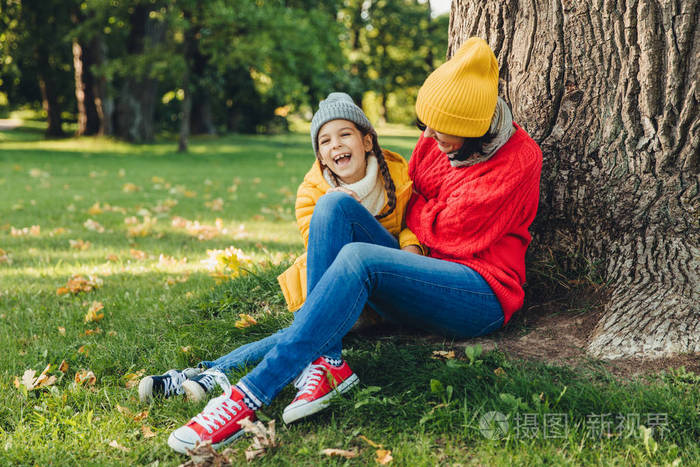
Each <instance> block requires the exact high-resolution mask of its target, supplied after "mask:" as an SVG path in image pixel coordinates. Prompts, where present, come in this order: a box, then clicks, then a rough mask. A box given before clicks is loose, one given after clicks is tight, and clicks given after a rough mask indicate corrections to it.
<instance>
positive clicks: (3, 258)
mask: <svg viewBox="0 0 700 467" xmlns="http://www.w3.org/2000/svg"><path fill="white" fill-rule="evenodd" d="M3 263H7V264H12V258H10V255H9V254H8V253H7V252H6V251H5V250H3V249H2V248H0V264H3Z"/></svg>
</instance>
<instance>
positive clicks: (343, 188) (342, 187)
mask: <svg viewBox="0 0 700 467" xmlns="http://www.w3.org/2000/svg"><path fill="white" fill-rule="evenodd" d="M333 191H339V192H341V193H345V194H347V195H350V196H352V197H353V198H355V201H357V202H358V203H362V201H360V197H359V196H357V193H355V192H354V191H352V190H349V189H347V188H345V187H344V186H336V187H333V188H331V189H330V190H328V191H326V193H331V192H333Z"/></svg>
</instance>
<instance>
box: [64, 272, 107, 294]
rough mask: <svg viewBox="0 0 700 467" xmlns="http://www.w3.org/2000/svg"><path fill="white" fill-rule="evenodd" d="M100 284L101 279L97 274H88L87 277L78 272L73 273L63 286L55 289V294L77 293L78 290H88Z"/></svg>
mask: <svg viewBox="0 0 700 467" xmlns="http://www.w3.org/2000/svg"><path fill="white" fill-rule="evenodd" d="M101 286H102V279H100V278H99V277H97V276H88V277H87V278H85V277H83V276H81V275H80V274H75V275H74V276H73V277H71V278H70V279H68V282H67V283H66V286H65V287H59V288H58V289H56V295H65V294H68V293H72V294H78V293H80V292H90V291H92V290H94V289H97V288H99V287H101Z"/></svg>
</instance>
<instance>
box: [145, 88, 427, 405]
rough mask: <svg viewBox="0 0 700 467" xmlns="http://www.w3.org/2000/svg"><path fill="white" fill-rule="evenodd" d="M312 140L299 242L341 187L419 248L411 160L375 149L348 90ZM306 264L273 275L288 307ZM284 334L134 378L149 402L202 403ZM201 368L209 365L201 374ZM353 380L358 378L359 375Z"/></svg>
mask: <svg viewBox="0 0 700 467" xmlns="http://www.w3.org/2000/svg"><path fill="white" fill-rule="evenodd" d="M311 143H312V146H313V149H314V152H315V154H316V161H315V162H314V164H313V166H312V167H311V169H310V170H309V172H308V173H307V174H306V176H305V177H304V181H303V182H302V184H301V186H300V187H299V190H298V191H297V200H296V217H297V224H298V226H299V231H300V232H301V236H302V238H303V240H304V245H305V246H307V245H308V242H309V226H310V224H311V218H312V214H313V212H314V207H315V206H316V203H317V202H318V201H319V199H320V198H321V197H322V196H323V195H324V194H326V193H332V192H339V193H345V194H347V195H349V196H351V197H352V198H353V199H354V200H356V201H357V202H359V203H360V204H361V205H362V206H363V207H364V208H366V210H367V211H369V213H370V214H371V215H372V216H374V217H375V219H377V220H378V221H379V222H381V225H382V226H383V227H384V228H385V229H386V231H387V232H388V233H389V234H391V235H392V236H394V237H397V238H398V241H399V244H400V245H401V246H402V247H404V249H406V250H409V251H412V252H415V253H420V252H421V250H420V247H419V242H418V240H417V238H416V236H415V235H413V233H411V231H410V230H408V229H406V228H403V229H402V226H403V225H404V219H403V214H404V211H405V208H406V204H407V203H408V200H409V199H410V196H411V186H412V183H411V180H410V179H409V177H408V164H407V163H406V161H405V159H404V158H403V157H401V156H400V155H398V154H396V153H394V152H391V151H388V150H382V149H381V148H380V146H379V142H378V140H377V133H376V131H375V130H374V128H373V127H372V125H371V123H370V122H369V120H368V119H367V117H366V115H365V114H364V112H363V111H362V109H360V108H359V107H358V106H357V105H355V104H354V103H353V101H352V99H351V98H350V96H348V95H347V94H345V93H340V92H334V93H331V94H329V95H328V97H327V98H326V99H325V100H324V101H322V102H321V104H320V106H319V109H318V112H316V114H315V115H314V117H313V119H312V121H311ZM314 260H315V262H316V264H318V263H319V261H321V262H322V263H323V264H324V265H325V266H324V267H323V268H322V269H323V270H325V269H326V268H327V265H328V264H330V262H332V260H333V258H330V257H329V258H320V259H319V258H315V259H314ZM306 264H307V255H306V253H305V254H303V255H302V256H300V257H299V258H298V259H297V260H296V261H295V262H294V264H293V265H292V266H291V267H290V268H289V269H287V270H286V271H285V272H284V273H282V274H281V275H280V276H279V277H278V281H279V283H280V286H281V288H282V292H283V294H284V297H285V299H286V301H287V306H288V308H289V310H290V311H296V310H298V309H299V308H301V306H302V305H303V303H304V301H305V299H306V294H307V291H308V290H311V289H313V287H314V285H315V284H316V283H317V282H318V280H319V279H320V276H321V274H322V272H323V270H319V268H315V269H312V270H311V271H310V273H309V274H307V267H306ZM363 316H364V315H363ZM366 319H368V320H371V319H372V318H366ZM283 332H284V330H282V331H279V332H278V333H276V334H273V335H271V336H268V337H267V338H265V339H262V340H260V341H257V342H252V343H250V344H247V345H244V346H242V347H239V348H237V349H235V350H234V351H233V352H231V353H229V354H228V355H225V356H223V357H221V358H219V359H218V360H216V361H204V362H201V363H200V364H199V368H187V369H185V370H183V371H178V370H170V371H168V372H167V373H165V374H163V375H160V376H147V377H145V378H143V379H142V380H141V382H140V384H139V396H140V398H141V400H142V401H146V400H148V399H149V398H151V397H152V396H154V395H162V396H165V397H168V396H170V395H173V394H182V393H183V392H184V393H186V394H187V396H188V398H189V399H191V400H194V401H199V400H201V399H202V398H203V397H204V395H205V393H206V392H208V391H210V390H212V389H213V388H214V386H215V385H216V379H217V378H216V376H217V371H218V372H228V371H229V370H231V369H237V370H240V369H242V368H245V367H246V366H247V365H250V364H253V363H256V362H257V361H259V360H261V359H262V357H264V356H265V354H266V353H267V352H268V351H269V350H270V349H271V348H272V347H274V346H275V344H277V342H278V341H279V338H280V337H281V336H282V334H283ZM325 355H326V357H327V358H329V359H330V360H332V361H334V362H338V361H341V360H342V357H341V350H340V345H338V347H337V348H334V349H329V350H328V351H327V352H326V354H325ZM202 369H208V371H204V372H202ZM219 376H220V375H219ZM219 379H221V378H219ZM353 381H354V382H356V381H357V380H356V378H355V379H354V380H353ZM353 384H355V383H353ZM350 387H351V384H347V385H346V386H345V387H344V390H346V389H349V388H350ZM322 402H325V400H324V401H322ZM319 404H320V403H317V405H319ZM290 418H291V417H290Z"/></svg>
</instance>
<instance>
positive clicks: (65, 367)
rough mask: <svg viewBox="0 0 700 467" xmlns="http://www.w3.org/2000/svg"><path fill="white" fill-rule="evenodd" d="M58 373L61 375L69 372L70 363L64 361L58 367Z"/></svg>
mask: <svg viewBox="0 0 700 467" xmlns="http://www.w3.org/2000/svg"><path fill="white" fill-rule="evenodd" d="M58 371H60V372H61V373H66V372H67V371H68V362H66V361H65V360H63V361H62V362H61V364H60V365H58Z"/></svg>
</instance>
